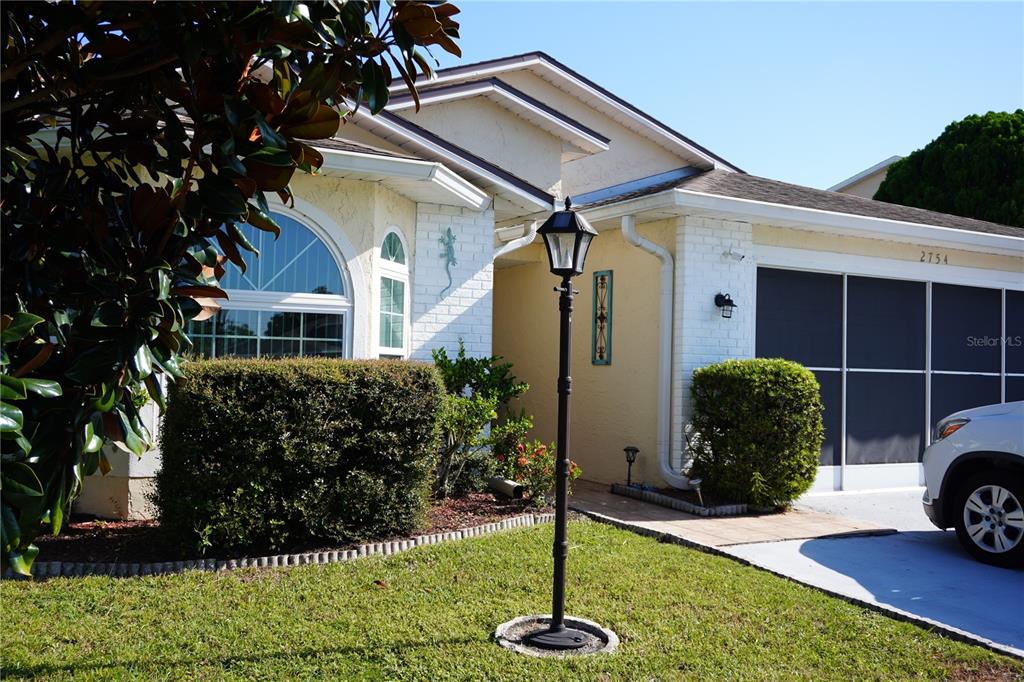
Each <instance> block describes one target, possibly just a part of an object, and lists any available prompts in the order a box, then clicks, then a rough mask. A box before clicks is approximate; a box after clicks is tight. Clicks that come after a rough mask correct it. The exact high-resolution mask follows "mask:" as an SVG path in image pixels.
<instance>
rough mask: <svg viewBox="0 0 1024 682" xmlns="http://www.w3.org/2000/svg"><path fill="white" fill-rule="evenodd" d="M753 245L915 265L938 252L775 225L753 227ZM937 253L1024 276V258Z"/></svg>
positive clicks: (957, 262)
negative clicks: (899, 261)
mask: <svg viewBox="0 0 1024 682" xmlns="http://www.w3.org/2000/svg"><path fill="white" fill-rule="evenodd" d="M753 241H754V243H755V244H764V245H766V246H785V247H788V248H793V249H809V250H811V251H830V252H833V253H847V254H851V255H856V256H874V257H876V258H888V259H891V260H903V261H910V262H914V263H919V262H921V259H922V254H923V257H924V258H925V261H926V262H927V258H928V253H929V252H933V253H934V252H935V251H936V249H935V247H933V246H929V245H927V244H908V243H903V242H895V241H888V240H883V239H867V238H864V237H848V236H845V235H836V234H828V233H825V232H812V231H810V230H797V229H793V228H788V227H775V226H772V225H754V227H753ZM938 250H939V251H941V253H942V254H943V256H944V257H946V259H947V260H948V262H947V263H946V264H947V265H955V266H960V267H969V268H981V269H985V270H1004V271H1007V272H1022V273H1024V257H1020V256H1005V255H1001V254H994V253H980V252H978V251H965V250H962V249H945V248H943V249H938Z"/></svg>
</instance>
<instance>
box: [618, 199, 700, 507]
mask: <svg viewBox="0 0 1024 682" xmlns="http://www.w3.org/2000/svg"><path fill="white" fill-rule="evenodd" d="M622 236H623V238H625V240H626V241H627V242H629V243H630V244H632V245H633V246H635V247H637V248H640V249H643V250H644V251H646V252H647V253H650V254H652V255H654V256H657V257H658V259H659V260H660V261H661V334H660V336H659V338H658V441H657V442H658V464H659V469H660V473H661V477H662V478H663V479H665V482H666V483H668V484H669V485H671V486H672V487H674V488H684V489H688V488H689V487H690V479H689V478H687V477H686V476H683V475H682V474H680V473H679V472H678V471H676V470H675V469H673V468H672V461H671V457H672V291H673V287H674V284H675V283H674V281H673V262H672V254H671V253H669V252H668V250H667V249H665V248H664V247H663V246H660V245H659V244H655V243H654V242H652V241H650V240H647V239H644V238H643V237H641V236H640V233H638V232H637V231H636V220H635V218H634V217H633V216H631V215H627V216H622Z"/></svg>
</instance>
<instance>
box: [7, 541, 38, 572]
mask: <svg viewBox="0 0 1024 682" xmlns="http://www.w3.org/2000/svg"><path fill="white" fill-rule="evenodd" d="M38 554H39V548H38V547H36V546H35V545H29V546H28V547H27V548H25V549H23V550H21V551H20V552H19V551H11V552H9V553H8V554H7V565H8V566H9V567H10V569H11V570H12V571H13V572H15V573H17V574H18V575H24V576H30V575H32V562H33V561H35V560H36V556H37V555H38Z"/></svg>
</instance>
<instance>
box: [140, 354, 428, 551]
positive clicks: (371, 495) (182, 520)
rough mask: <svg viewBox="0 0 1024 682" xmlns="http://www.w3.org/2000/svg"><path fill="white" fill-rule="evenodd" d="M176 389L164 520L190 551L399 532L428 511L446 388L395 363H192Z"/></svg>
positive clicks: (166, 432) (162, 475) (163, 487)
mask: <svg viewBox="0 0 1024 682" xmlns="http://www.w3.org/2000/svg"><path fill="white" fill-rule="evenodd" d="M184 375H185V376H184V378H183V379H180V380H178V381H177V382H175V383H174V384H172V385H171V386H170V391H169V402H168V408H167V413H166V415H165V417H164V422H163V427H162V431H161V450H162V453H163V465H162V467H161V470H160V472H159V473H158V475H157V478H156V484H157V487H156V494H155V500H154V501H155V502H156V505H157V508H158V511H159V517H160V525H161V527H162V528H163V529H164V530H165V531H166V532H167V533H168V534H169V538H170V539H171V540H172V541H174V542H176V543H177V544H179V545H181V546H182V548H183V549H185V550H188V551H198V552H206V553H208V552H209V551H211V550H220V551H222V550H243V549H244V550H249V551H271V550H278V549H282V548H287V547H293V546H296V545H300V544H303V543H308V542H310V541H313V540H323V541H328V542H332V543H346V542H351V541H356V540H364V539H367V538H372V537H381V536H386V535H392V534H396V533H407V532H409V531H410V530H413V529H414V528H415V527H416V525H417V524H418V523H419V522H420V521H421V519H422V517H423V514H424V513H425V511H426V508H427V504H428V494H429V486H430V481H431V472H432V470H433V467H434V465H435V461H436V457H437V415H438V412H439V409H440V406H441V402H442V399H443V396H444V389H443V386H442V384H441V381H440V378H439V376H438V374H437V372H436V370H435V369H434V368H433V367H431V366H429V365H425V364H420V363H409V362H395V361H376V360H374V361H343V360H329V359H321V358H296V359H288V360H270V359H261V360H248V359H247V360H242V359H225V360H200V361H196V362H191V363H188V364H187V365H186V366H185V367H184Z"/></svg>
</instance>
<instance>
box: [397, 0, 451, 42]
mask: <svg viewBox="0 0 1024 682" xmlns="http://www.w3.org/2000/svg"><path fill="white" fill-rule="evenodd" d="M395 21H396V22H398V23H399V24H401V26H402V28H403V29H404V30H405V31H406V33H408V34H409V35H410V36H412V37H413V38H426V37H428V36H431V35H433V34H434V33H437V32H438V31H440V30H441V28H442V27H441V22H440V21H438V20H437V15H435V14H434V10H433V9H432V8H430V7H428V6H426V5H413V4H409V5H402V6H401V8H400V9H399V10H398V14H397V15H396V17H395Z"/></svg>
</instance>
